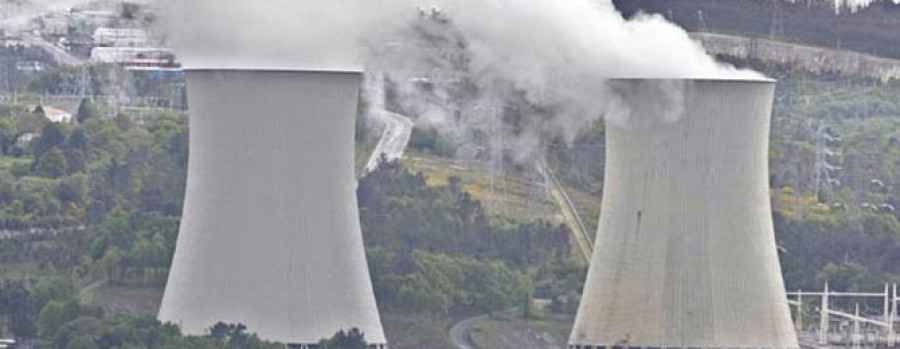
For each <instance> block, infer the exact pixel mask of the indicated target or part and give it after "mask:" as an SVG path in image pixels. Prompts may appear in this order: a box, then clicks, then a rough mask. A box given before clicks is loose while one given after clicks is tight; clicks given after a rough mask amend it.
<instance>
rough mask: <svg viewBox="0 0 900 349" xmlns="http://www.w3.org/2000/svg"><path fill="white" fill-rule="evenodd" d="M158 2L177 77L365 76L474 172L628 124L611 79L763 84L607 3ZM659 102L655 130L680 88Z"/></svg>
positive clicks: (651, 21) (666, 87) (663, 87)
mask: <svg viewBox="0 0 900 349" xmlns="http://www.w3.org/2000/svg"><path fill="white" fill-rule="evenodd" d="M161 1H163V6H162V8H163V9H164V14H163V21H162V23H163V24H164V26H165V31H166V32H167V33H168V34H169V38H170V40H171V41H172V43H173V45H174V46H175V49H176V52H177V53H178V54H179V57H180V59H181V60H182V61H183V63H184V64H185V66H186V67H197V68H199V67H206V68H271V67H278V68H284V67H287V68H300V69H360V68H365V70H366V73H367V74H368V75H370V76H374V75H378V76H379V77H382V76H383V77H385V78H386V80H387V81H389V83H388V86H387V87H386V88H387V90H388V91H387V92H388V93H386V94H383V93H381V92H382V91H375V92H373V91H369V93H367V94H368V95H369V96H381V95H386V96H387V97H386V98H388V99H389V100H388V101H386V103H385V105H386V106H387V108H389V109H392V110H393V111H396V112H400V113H404V114H406V115H408V116H410V117H412V118H414V119H416V121H417V127H433V128H435V129H437V130H439V131H440V132H441V135H442V136H444V137H445V138H447V139H450V140H452V141H453V142H455V143H457V144H459V145H462V146H461V147H460V154H459V155H462V156H465V157H472V158H477V157H478V156H479V155H478V152H479V149H483V148H485V147H486V148H488V150H489V151H490V153H491V155H492V156H491V157H492V158H496V157H497V156H496V155H497V154H498V153H501V156H503V155H505V154H507V153H509V150H511V149H514V151H512V153H513V154H511V156H512V157H514V158H515V159H518V160H522V161H525V160H529V159H534V158H535V156H540V154H542V151H543V149H544V146H545V145H546V143H547V142H548V140H553V139H562V140H564V141H566V142H571V141H572V140H573V139H574V138H575V137H576V136H577V135H578V133H579V132H580V130H582V129H583V128H584V127H585V126H587V125H589V124H590V123H592V122H595V121H597V120H599V119H600V118H603V117H606V118H607V121H612V122H617V121H624V120H626V119H627V118H628V113H627V109H628V108H627V106H628V103H630V102H629V101H628V100H623V98H622V96H621V93H620V92H617V91H616V90H615V87H614V86H612V85H611V84H610V83H609V79H614V78H649V79H742V80H745V79H762V78H764V77H763V76H762V75H760V74H759V73H756V72H752V71H746V70H738V69H735V68H733V67H730V66H726V65H722V64H720V63H717V62H716V61H715V60H714V59H713V58H712V57H710V56H709V55H708V54H706V52H705V50H704V49H703V47H701V46H700V45H699V44H698V43H696V42H694V41H692V40H691V39H690V38H689V37H688V35H687V33H686V32H685V31H684V30H682V29H681V28H679V27H677V26H675V25H674V24H671V23H668V22H667V21H665V19H664V18H662V17H661V16H653V15H638V16H636V17H635V18H633V19H630V20H625V19H623V18H622V16H621V14H619V13H618V12H617V11H616V9H615V8H614V6H613V5H612V3H611V1H609V0H567V1H556V0H554V1H544V0H479V1H474V0H435V1H430V2H422V1H415V0H381V1H379V0H328V1H325V0H262V1H247V0H191V1H183V0H161ZM369 86H371V84H369ZM656 89H658V90H659V91H661V92H660V93H659V94H658V95H659V96H662V97H665V98H660V99H659V100H658V101H656V103H660V108H661V110H666V111H668V112H666V113H664V115H661V117H664V118H665V119H666V120H669V121H673V120H677V119H678V117H679V111H680V108H681V106H680V103H681V100H682V99H683V90H684V84H683V83H672V82H660V84H659V86H658V88H656ZM380 103H381V101H376V103H374V104H375V105H379V104H380ZM496 139H502V140H504V141H503V142H500V143H505V144H498V142H496V141H495V140H496Z"/></svg>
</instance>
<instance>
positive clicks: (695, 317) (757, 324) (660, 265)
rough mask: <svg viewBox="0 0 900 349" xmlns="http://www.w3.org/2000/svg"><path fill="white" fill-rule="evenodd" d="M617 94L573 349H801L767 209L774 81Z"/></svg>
mask: <svg viewBox="0 0 900 349" xmlns="http://www.w3.org/2000/svg"><path fill="white" fill-rule="evenodd" d="M611 86H612V90H613V91H614V94H615V95H616V96H618V98H619V102H620V103H619V104H618V105H619V106H620V107H621V108H620V109H619V110H621V111H622V112H621V113H619V114H620V115H608V117H607V122H606V124H607V126H606V142H607V147H606V170H605V171H606V172H605V182H604V192H603V202H602V212H601V215H600V223H599V226H598V231H597V237H596V242H595V247H594V252H593V256H592V262H591V265H590V269H589V271H588V276H587V281H586V283H585V287H584V292H583V296H582V299H581V304H580V306H579V309H578V315H577V317H576V320H575V325H574V327H573V329H572V333H571V336H570V338H569V347H570V348H578V349H584V348H590V349H596V348H606V349H610V348H617V347H618V348H666V349H669V348H706V349H709V348H721V349H732V348H741V349H743V348H773V349H775V348H778V349H792V348H798V347H799V345H798V341H797V336H796V333H795V332H794V326H793V324H792V322H791V317H790V310H789V308H788V303H787V298H786V296H785V289H784V281H783V280H782V276H781V268H780V266H779V262H778V255H777V252H776V245H775V237H774V233H773V227H772V213H771V208H770V203H769V186H768V178H769V177H768V144H769V143H768V138H769V123H770V114H771V109H772V100H773V94H774V90H775V83H774V81H769V80H761V81H716V80H616V81H613V82H611ZM614 114H615V113H614Z"/></svg>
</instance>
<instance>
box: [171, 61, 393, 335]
mask: <svg viewBox="0 0 900 349" xmlns="http://www.w3.org/2000/svg"><path fill="white" fill-rule="evenodd" d="M186 78H187V90H188V102H189V104H190V110H191V113H190V114H191V117H190V131H191V134H190V158H189V160H188V179H187V192H186V194H185V202H184V211H183V215H182V220H181V227H180V231H179V235H178V242H177V246H176V249H175V256H174V259H173V262H172V268H171V271H170V273H169V280H168V284H167V285H166V290H165V295H164V297H163V300H162V306H161V308H160V312H159V318H160V320H162V321H165V322H172V323H175V324H178V325H180V326H181V328H182V331H184V332H185V333H188V334H203V333H205V332H206V331H208V329H209V327H211V326H212V325H213V324H215V323H217V322H219V321H222V322H225V323H242V324H244V325H246V326H247V327H248V330H249V331H250V332H255V333H257V334H258V335H259V336H260V337H261V338H263V339H267V340H274V341H279V342H283V343H286V344H294V345H296V346H297V347H301V348H305V346H306V345H310V344H316V343H318V342H319V340H320V339H322V338H330V337H331V336H332V335H334V333H335V332H337V331H338V330H341V329H344V330H347V329H350V328H352V327H357V328H359V329H360V330H362V331H363V332H364V334H365V336H366V339H367V341H368V342H369V344H370V345H373V344H374V346H375V347H383V346H384V343H385V337H384V332H383V330H382V327H381V321H380V319H379V317H378V309H377V308H376V305H375V297H374V294H373V292H372V284H371V280H370V279H369V272H368V267H367V265H366V259H365V255H364V251H363V242H362V235H361V231H360V226H359V217H358V211H357V203H356V192H355V184H354V161H353V154H354V138H353V134H354V123H355V117H356V111H357V101H358V99H357V98H358V94H359V87H360V83H361V82H362V74H360V73H356V72H310V71H275V70H188V71H187V72H186Z"/></svg>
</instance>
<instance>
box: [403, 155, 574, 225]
mask: <svg viewBox="0 0 900 349" xmlns="http://www.w3.org/2000/svg"><path fill="white" fill-rule="evenodd" d="M403 162H404V164H405V165H406V166H407V167H408V168H409V169H410V170H411V171H413V172H422V173H423V174H424V175H425V177H426V179H427V181H428V184H429V185H443V184H446V183H447V178H449V177H451V176H456V177H459V178H460V179H461V180H462V184H463V187H464V188H465V189H466V191H468V192H469V193H470V194H472V196H473V197H474V198H475V199H478V200H480V201H481V202H482V204H483V205H484V207H485V209H486V210H487V212H488V214H489V215H491V216H494V217H495V218H498V217H499V218H509V219H513V220H517V221H521V222H529V221H533V220H536V219H546V220H550V221H560V213H559V208H558V207H557V206H556V203H555V202H554V201H553V199H552V198H551V197H550V195H549V193H548V192H547V189H546V188H545V187H544V183H543V180H542V179H541V178H540V176H539V175H538V174H537V173H536V172H534V171H523V172H514V171H512V170H510V171H508V172H506V173H503V174H502V175H500V176H494V175H492V174H491V173H490V171H489V170H488V169H487V168H485V167H483V166H480V165H478V164H469V163H465V164H464V163H459V162H457V161H455V160H453V159H448V158H440V157H436V156H432V155H425V154H421V153H416V152H407V156H406V157H404V159H403Z"/></svg>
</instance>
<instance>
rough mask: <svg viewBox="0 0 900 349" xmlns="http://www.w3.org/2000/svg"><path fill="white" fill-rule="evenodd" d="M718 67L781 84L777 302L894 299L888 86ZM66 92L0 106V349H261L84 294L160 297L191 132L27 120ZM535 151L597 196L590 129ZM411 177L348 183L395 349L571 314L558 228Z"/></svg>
mask: <svg viewBox="0 0 900 349" xmlns="http://www.w3.org/2000/svg"><path fill="white" fill-rule="evenodd" d="M720 58H721V59H723V60H729V61H732V62H734V63H736V64H739V65H749V66H751V67H754V68H756V69H758V70H761V71H763V72H765V73H767V74H768V75H770V76H772V77H775V78H777V79H779V85H778V90H777V96H776V104H775V111H774V114H773V120H772V135H771V137H772V142H771V149H770V156H771V160H770V164H771V168H770V171H771V183H772V200H773V207H774V209H775V212H774V213H773V214H774V218H775V220H774V221H775V230H776V234H777V238H778V243H779V246H780V254H781V258H782V259H781V261H782V267H783V270H784V274H785V280H786V282H787V286H788V288H790V289H798V288H802V289H807V290H809V289H819V288H821V286H822V284H823V283H825V282H829V283H830V284H831V285H832V289H836V290H842V291H849V290H865V291H872V290H878V289H879V288H880V287H881V285H883V283H885V282H900V268H898V265H900V223H898V218H900V216H898V214H900V212H897V211H896V209H895V207H896V206H898V204H900V171H898V170H897V169H898V168H900V99H898V97H897V96H900V82H896V81H889V82H881V81H874V80H867V79H859V78H855V77H848V76H828V75H812V74H809V73H806V72H803V71H800V70H798V69H796V67H793V66H789V65H777V64H769V63H764V62H758V61H744V60H739V59H736V58H733V57H720ZM89 72H90V75H91V81H92V83H93V84H95V85H96V88H97V89H105V88H110V86H108V85H110V84H113V83H118V81H119V80H117V77H120V76H121V75H119V74H121V73H122V72H121V71H118V70H117V69H116V68H113V67H109V66H96V67H93V68H92V69H90V70H89ZM72 77H73V75H72V71H71V70H70V69H67V68H57V69H52V70H49V71H47V72H44V73H40V74H36V75H32V76H21V77H19V78H21V79H23V80H21V81H20V83H21V84H22V86H25V87H24V88H23V89H22V91H23V95H22V96H20V100H18V101H15V102H14V101H9V102H5V103H0V151H2V154H0V231H2V234H0V279H2V284H0V285H2V287H0V319H2V320H5V321H0V323H2V325H0V331H2V335H4V336H9V335H13V336H18V337H22V338H35V339H37V341H38V343H44V344H50V345H56V346H57V347H65V346H67V345H74V344H73V343H90V344H91V345H95V346H99V347H111V346H113V345H123V346H124V345H126V344H129V345H138V346H139V345H149V344H148V343H149V342H147V341H148V340H150V339H148V338H157V339H158V340H159V341H160V342H154V343H167V344H166V345H170V346H175V347H181V346H190V347H210V346H209V345H210V343H213V345H215V343H220V344H221V343H226V344H228V343H232V344H233V345H236V346H238V347H264V346H265V345H268V344H267V343H262V342H261V341H258V340H255V339H254V337H252V336H251V335H249V333H252V331H253V329H252V328H249V329H240V327H238V326H236V325H235V326H232V327H228V326H227V325H225V324H222V325H221V326H219V329H218V330H217V332H211V333H214V334H215V336H212V335H211V336H208V337H190V338H188V337H183V336H181V335H180V334H179V333H178V331H177V330H176V329H174V328H173V327H171V326H165V325H162V324H158V323H156V322H155V321H154V320H152V318H146V317H138V316H135V315H134V314H133V313H129V312H128V311H122V309H118V308H114V307H109V306H103V305H105V304H104V303H103V301H104V299H100V297H95V296H94V295H95V294H97V293H96V290H97V289H98V288H101V289H104V290H105V292H110V293H115V292H118V291H119V290H123V289H126V288H127V289H129V290H134V289H139V290H150V291H151V292H158V290H160V287H161V285H162V284H163V283H164V282H165V278H166V273H167V270H168V266H169V263H170V259H171V255H172V251H173V248H174V242H175V237H176V234H177V232H178V223H179V215H180V213H181V202H182V200H183V196H184V193H183V191H184V178H185V170H186V164H187V151H188V149H187V147H188V142H187V140H188V129H187V115H183V114H181V113H161V114H158V115H153V116H152V117H145V118H136V117H134V116H133V115H128V114H126V113H118V114H117V113H114V112H113V111H111V110H108V109H107V108H106V106H105V105H104V104H102V103H99V102H96V103H95V102H92V101H91V100H90V99H85V100H83V101H81V102H80V106H79V107H78V108H77V109H78V112H77V113H76V115H75V119H76V121H75V122H73V123H71V124H67V123H53V122H50V121H49V120H48V119H46V117H45V116H44V113H43V111H42V110H41V108H39V103H38V101H39V100H40V97H39V96H40V94H41V92H40V91H52V90H53V88H55V87H54V86H58V85H59V84H60V82H61V81H67V80H66V79H71V78H72ZM511 103H512V102H511ZM515 103H522V102H521V101H515ZM363 105H365V103H363ZM532 107H534V106H528V105H515V106H513V107H512V108H509V109H508V110H509V112H510V113H515V115H508V118H507V120H515V119H516V117H521V115H520V114H521V111H522V110H528V109H529V108H532ZM545 112H549V111H545ZM110 115H113V116H110ZM409 116H411V117H417V116H418V115H414V114H412V115H409ZM820 130H822V131H821V132H820ZM366 132H372V131H367V130H366V129H365V128H360V129H358V132H357V138H358V139H360V140H361V139H364V138H366V137H370V136H371V135H366ZM414 132H415V134H414V135H413V140H414V141H413V142H412V143H411V150H410V153H411V154H413V155H411V156H416V155H422V154H427V155H428V156H431V157H434V158H440V159H446V160H447V163H449V164H456V163H459V164H462V165H465V166H469V168H472V169H478V168H479V166H484V165H485V164H484V163H481V162H479V161H483V160H484V159H478V158H476V159H470V160H467V161H471V163H467V162H463V160H460V159H455V158H454V157H455V155H456V150H457V149H458V148H459V147H460V145H459V144H454V143H453V140H451V139H447V138H444V137H443V136H442V134H441V133H440V132H435V131H433V130H429V129H427V128H417V129H416V130H415V131H414ZM823 132H827V133H828V137H827V138H828V139H825V137H824V136H823ZM370 138H371V137H370ZM548 142H549V143H550V144H549V145H550V146H549V147H548V149H549V154H548V155H547V162H548V166H550V167H551V168H553V169H554V170H555V172H556V173H557V174H558V177H559V178H560V181H561V182H562V183H563V184H564V185H565V186H566V188H572V189H571V190H577V191H581V192H583V193H587V194H588V195H584V196H583V197H586V198H599V197H600V195H602V188H603V161H604V145H603V144H604V134H603V125H602V123H597V124H595V125H593V126H592V127H590V128H587V129H584V130H582V132H581V134H580V135H579V136H578V137H577V138H576V139H575V141H574V142H573V144H571V146H570V145H569V144H566V143H565V142H562V141H558V140H553V141H548ZM823 142H824V143H823ZM467 146H469V147H478V146H479V144H475V145H473V144H468V145H467ZM822 149H825V150H827V151H825V150H822ZM817 154H818V158H819V159H820V161H818V162H820V166H819V167H822V166H821V162H822V159H824V161H827V162H828V163H829V164H830V165H832V167H834V168H833V169H831V170H828V171H829V172H828V176H827V177H823V176H821V175H820V180H819V181H818V182H819V185H818V186H817V185H816V184H815V183H816V180H815V178H816V176H815V173H816V171H815V170H816V168H817V166H816V163H817ZM409 159H410V157H407V158H406V159H405V160H403V161H400V162H391V163H385V164H383V165H382V166H381V167H380V168H379V169H378V170H376V171H374V172H372V173H370V174H368V175H367V176H365V177H363V178H362V179H361V180H360V182H359V186H358V193H357V194H358V199H359V205H360V215H361V217H360V218H361V222H362V228H363V234H364V238H365V241H366V246H367V248H366V251H367V256H368V260H369V266H370V269H371V273H372V278H373V284H374V287H375V293H376V296H377V298H378V302H379V306H380V307H381V310H382V312H383V314H384V317H385V319H386V323H387V326H386V328H387V329H388V333H387V334H388V337H389V339H390V340H391V341H392V343H394V344H395V345H394V347H396V348H418V347H423V346H427V347H446V346H447V345H448V344H447V342H446V339H444V338H446V334H445V332H444V331H445V329H444V327H443V326H444V324H445V322H447V321H448V319H454V318H458V317H459V316H465V315H468V314H478V313H498V312H501V311H503V310H506V309H509V308H511V307H514V306H521V307H523V308H524V309H529V308H528V306H529V305H530V304H531V302H530V299H532V298H541V299H544V300H547V303H549V306H548V308H549V310H548V311H551V312H558V313H566V312H569V313H571V312H572V311H573V310H574V307H575V306H576V305H577V301H578V295H577V293H578V292H580V290H581V283H582V282H583V281H582V280H583V278H584V273H585V269H584V268H583V267H582V266H580V264H579V263H577V262H576V260H575V258H574V256H573V253H572V252H573V249H572V246H571V244H570V233H571V232H570V229H569V228H568V227H567V226H566V225H564V224H561V223H560V222H561V220H559V219H548V218H547V215H545V214H543V213H541V214H540V215H538V214H535V215H532V216H528V215H527V214H522V213H521V212H519V213H517V214H516V215H511V214H510V215H504V214H502V212H503V211H502V210H495V211H491V210H488V209H487V208H486V207H485V204H484V203H483V201H482V200H481V199H489V198H490V195H494V192H493V191H479V192H475V191H474V190H471V189H467V188H472V187H473V186H471V184H472V183H468V182H467V181H482V182H487V181H489V180H491V178H487V177H488V176H490V172H486V171H475V170H472V171H471V172H473V173H476V174H477V175H473V176H472V177H466V179H463V178H461V177H457V176H452V175H451V176H437V175H430V176H429V175H426V174H424V173H418V172H416V171H415V170H413V168H415V166H413V164H412V163H411V161H409ZM500 161H503V162H506V163H505V168H506V169H507V172H508V173H506V174H504V175H505V176H511V177H517V178H522V180H521V181H520V183H534V184H533V186H534V187H535V188H536V189H535V190H533V191H532V192H530V194H529V195H536V194H534V193H545V192H546V191H545V188H544V187H542V185H543V184H541V183H538V181H535V180H534V179H533V178H532V177H531V176H532V175H533V173H530V172H529V171H533V170H532V169H531V168H530V167H528V166H525V165H523V164H522V163H521V161H520V160H519V161H514V160H513V159H510V158H502V159H501V160H500ZM439 164H440V163H439ZM446 166H448V167H449V166H456V165H446ZM457 167H459V166H457ZM464 170H466V169H464ZM437 171H439V169H438V170H437ZM437 171H433V172H437ZM455 171H459V170H458V169H455ZM466 171H469V170H466ZM479 176H480V177H484V178H480V177H479ZM828 178H831V179H832V180H831V181H828V180H827V179H828ZM497 193H498V194H496V195H501V193H502V195H507V194H506V193H503V192H501V191H498V192H497ZM510 195H514V194H510ZM519 199H520V200H522V201H527V200H533V199H534V198H533V197H523V198H519ZM548 201H552V200H548ZM580 208H582V209H583V207H580ZM591 211H595V210H591ZM598 213H599V212H584V211H583V212H582V215H584V216H585V217H596V215H597V214H598ZM551 218H552V217H551ZM110 293H104V295H108V294H110ZM131 301H133V302H137V301H138V300H131ZM153 312H155V310H154V309H151V310H149V311H145V313H151V314H152V313H153ZM120 313H126V314H120ZM398 319H400V320H398ZM214 325H215V324H210V327H211V328H213V327H214ZM222 326H225V327H222ZM409 328H415V330H414V331H413V330H408V329H409ZM337 330H339V329H335V331H337ZM216 336H218V337H216ZM234 338H237V339H234ZM153 340H156V339H153ZM232 340H234V342H232ZM85 345H87V344H85ZM160 345H163V344H160ZM254 345H255V346H254ZM87 347H91V346H89V345H88V346H87Z"/></svg>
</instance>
